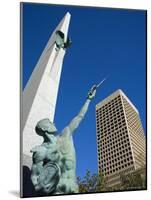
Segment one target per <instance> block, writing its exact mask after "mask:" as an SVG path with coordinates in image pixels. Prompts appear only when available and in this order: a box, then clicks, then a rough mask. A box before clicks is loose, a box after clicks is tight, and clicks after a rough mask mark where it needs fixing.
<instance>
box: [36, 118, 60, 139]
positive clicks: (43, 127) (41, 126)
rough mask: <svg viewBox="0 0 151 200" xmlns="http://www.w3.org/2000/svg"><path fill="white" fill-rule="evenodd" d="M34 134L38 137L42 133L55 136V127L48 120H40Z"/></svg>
mask: <svg viewBox="0 0 151 200" xmlns="http://www.w3.org/2000/svg"><path fill="white" fill-rule="evenodd" d="M36 132H37V134H38V135H41V136H42V135H43V133H45V132H47V133H49V134H55V133H56V132H57V129H56V127H55V125H54V124H53V123H52V122H50V120H49V119H43V120H40V121H39V122H38V123H37V125H36Z"/></svg>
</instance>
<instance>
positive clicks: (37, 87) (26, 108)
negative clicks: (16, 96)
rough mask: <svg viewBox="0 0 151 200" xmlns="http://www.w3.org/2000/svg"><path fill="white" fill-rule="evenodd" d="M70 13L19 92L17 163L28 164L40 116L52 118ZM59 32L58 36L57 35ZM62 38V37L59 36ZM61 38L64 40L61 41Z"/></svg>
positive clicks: (36, 142)
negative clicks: (19, 150) (19, 128)
mask: <svg viewBox="0 0 151 200" xmlns="http://www.w3.org/2000/svg"><path fill="white" fill-rule="evenodd" d="M69 23H70V14H69V13H67V14H66V15H65V16H64V18H63V19H62V20H61V22H60V23H59V25H58V26H57V27H56V29H55V30H54V32H53V33H52V35H51V37H50V39H49V40H48V42H47V44H46V47H45V48H44V50H43V52H42V54H41V56H40V58H39V60H38V62H37V64H36V66H35V68H34V71H33V72H32V74H31V76H30V79H29V80H28V82H27V84H26V86H25V88H24V90H23V92H22V91H21V92H22V95H21V165H24V166H28V167H29V168H30V167H31V164H32V159H31V156H32V154H31V153H30V150H31V149H32V148H33V147H35V146H37V145H40V144H41V143H42V141H43V139H42V137H40V136H38V135H37V134H36V132H35V126H36V124H37V122H38V121H39V120H41V119H43V118H49V119H50V120H51V122H53V121H54V115H55V109H56V101H57V96H58V88H59V82H60V76H61V70H62V64H63V59H64V55H65V53H66V48H64V46H63V45H64V44H65V42H67V41H68V37H67V35H68V28H69ZM58 34H60V35H61V36H60V38H59V35H58ZM61 37H62V38H61ZM62 40H63V41H64V43H61V42H62Z"/></svg>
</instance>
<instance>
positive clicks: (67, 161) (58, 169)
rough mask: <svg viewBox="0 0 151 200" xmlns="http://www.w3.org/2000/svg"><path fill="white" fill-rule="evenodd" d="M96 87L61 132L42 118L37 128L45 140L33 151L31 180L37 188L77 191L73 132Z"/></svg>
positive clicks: (56, 192) (54, 190)
mask: <svg viewBox="0 0 151 200" xmlns="http://www.w3.org/2000/svg"><path fill="white" fill-rule="evenodd" d="M96 88H97V87H96V86H94V87H92V89H91V90H90V91H89V93H88V97H87V99H86V102H85V103H84V105H83V107H82V108H81V110H80V112H79V113H78V115H77V116H76V117H74V118H73V119H72V121H71V122H70V123H69V125H68V126H67V127H65V128H64V129H63V131H62V132H61V134H59V135H55V134H56V133H57V129H56V127H55V125H54V124H53V123H51V122H50V120H49V119H42V120H41V121H39V122H38V123H37V125H36V128H35V131H36V133H37V134H38V135H40V136H42V137H43V138H44V141H43V143H42V144H41V145H40V146H36V147H35V148H33V149H32V150H31V152H32V153H33V164H32V168H31V180H32V183H33V185H34V187H35V190H36V191H39V190H40V191H43V192H44V193H46V194H66V193H68V194H69V193H77V192H78V184H77V180H76V154H75V148H74V143H73V137H72V134H73V132H74V131H75V130H76V129H77V128H78V126H79V124H80V122H81V121H82V119H83V118H84V116H85V114H86V112H87V110H88V107H89V104H90V102H91V100H92V99H93V98H94V96H95V94H96Z"/></svg>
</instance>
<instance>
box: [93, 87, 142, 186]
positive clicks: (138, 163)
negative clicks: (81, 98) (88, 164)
mask: <svg viewBox="0 0 151 200" xmlns="http://www.w3.org/2000/svg"><path fill="white" fill-rule="evenodd" d="M96 130H97V149H98V170H99V173H101V174H103V175H104V176H105V177H107V183H108V186H111V187H112V186H115V185H118V184H119V183H120V176H119V175H120V174H121V173H125V174H126V173H131V172H134V171H135V170H137V169H139V168H141V167H142V166H143V165H144V164H145V154H146V152H145V136H144V131H143V128H142V124H141V120H140V116H139V112H138V110H137V109H136V108H135V106H134V105H133V104H132V103H131V101H130V100H129V99H128V98H127V97H126V95H125V94H124V93H123V92H122V91H121V90H117V91H116V92H114V93H113V94H112V95H110V96H109V97H107V98H105V99H104V100H103V101H101V102H100V103H98V104H97V105H96Z"/></svg>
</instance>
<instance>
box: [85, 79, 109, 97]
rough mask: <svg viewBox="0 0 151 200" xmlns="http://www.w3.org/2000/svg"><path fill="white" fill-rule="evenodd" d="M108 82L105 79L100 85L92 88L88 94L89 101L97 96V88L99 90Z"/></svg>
mask: <svg viewBox="0 0 151 200" xmlns="http://www.w3.org/2000/svg"><path fill="white" fill-rule="evenodd" d="M105 80H106V78H104V79H103V80H102V81H101V82H100V83H98V84H97V85H93V86H92V88H91V90H90V91H89V92H88V98H89V99H92V98H93V97H94V96H95V94H94V93H96V89H97V88H99V87H100V86H101V85H102V84H103V82H104V81H105Z"/></svg>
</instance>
